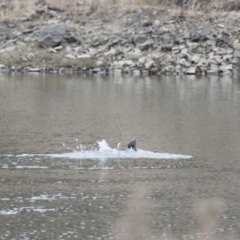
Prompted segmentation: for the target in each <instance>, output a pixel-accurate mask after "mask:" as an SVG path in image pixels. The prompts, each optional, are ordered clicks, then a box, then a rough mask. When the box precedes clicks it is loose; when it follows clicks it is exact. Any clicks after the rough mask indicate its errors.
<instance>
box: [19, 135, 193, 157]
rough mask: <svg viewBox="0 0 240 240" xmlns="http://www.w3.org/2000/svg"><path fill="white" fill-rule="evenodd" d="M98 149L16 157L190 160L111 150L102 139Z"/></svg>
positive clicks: (167, 154) (144, 152) (172, 155)
mask: <svg viewBox="0 0 240 240" xmlns="http://www.w3.org/2000/svg"><path fill="white" fill-rule="evenodd" d="M97 144H98V148H96V149H90V150H87V149H85V148H84V147H81V148H80V151H76V150H75V151H73V152H67V153H59V154H57V153H56V154H20V155H17V156H16V157H23V156H31V157H33V156H44V157H51V158H69V159H100V160H106V159H113V158H115V159H116V158H117V159H126V158H128V159H129V158H132V159H140V158H141V159H143V158H145V159H190V158H192V156H190V155H182V154H173V153H159V152H151V151H146V150H142V149H138V150H137V151H134V150H132V149H126V150H125V151H119V150H118V149H116V148H111V147H109V145H108V144H107V142H106V141H105V140H104V139H103V140H101V141H97Z"/></svg>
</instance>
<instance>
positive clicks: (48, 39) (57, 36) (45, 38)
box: [38, 24, 66, 48]
mask: <svg viewBox="0 0 240 240" xmlns="http://www.w3.org/2000/svg"><path fill="white" fill-rule="evenodd" d="M65 31H66V27H65V25H63V24H50V25H48V26H45V27H43V28H42V29H41V30H40V32H39V35H38V42H39V44H40V45H41V46H42V47H44V48H49V47H55V46H57V45H58V44H60V43H61V41H62V40H63V39H64V34H65Z"/></svg>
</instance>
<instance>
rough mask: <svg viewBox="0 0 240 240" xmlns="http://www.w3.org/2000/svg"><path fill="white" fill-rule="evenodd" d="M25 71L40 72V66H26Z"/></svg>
mask: <svg viewBox="0 0 240 240" xmlns="http://www.w3.org/2000/svg"><path fill="white" fill-rule="evenodd" d="M27 71H28V72H40V71H41V69H40V68H28V69H27Z"/></svg>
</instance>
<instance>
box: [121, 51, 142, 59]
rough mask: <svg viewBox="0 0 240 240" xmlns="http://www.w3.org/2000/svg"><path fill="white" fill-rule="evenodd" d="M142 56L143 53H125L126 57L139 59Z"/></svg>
mask: <svg viewBox="0 0 240 240" xmlns="http://www.w3.org/2000/svg"><path fill="white" fill-rule="evenodd" d="M141 57H142V54H141V53H136V52H129V53H125V54H124V58H125V59H139V58H141Z"/></svg>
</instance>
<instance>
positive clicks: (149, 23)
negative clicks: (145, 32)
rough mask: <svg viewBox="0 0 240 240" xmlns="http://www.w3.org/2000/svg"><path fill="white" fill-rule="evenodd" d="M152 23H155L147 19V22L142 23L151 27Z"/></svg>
mask: <svg viewBox="0 0 240 240" xmlns="http://www.w3.org/2000/svg"><path fill="white" fill-rule="evenodd" d="M152 25H153V23H152V22H150V21H146V22H144V23H143V24H142V26H143V27H150V26H152Z"/></svg>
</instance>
